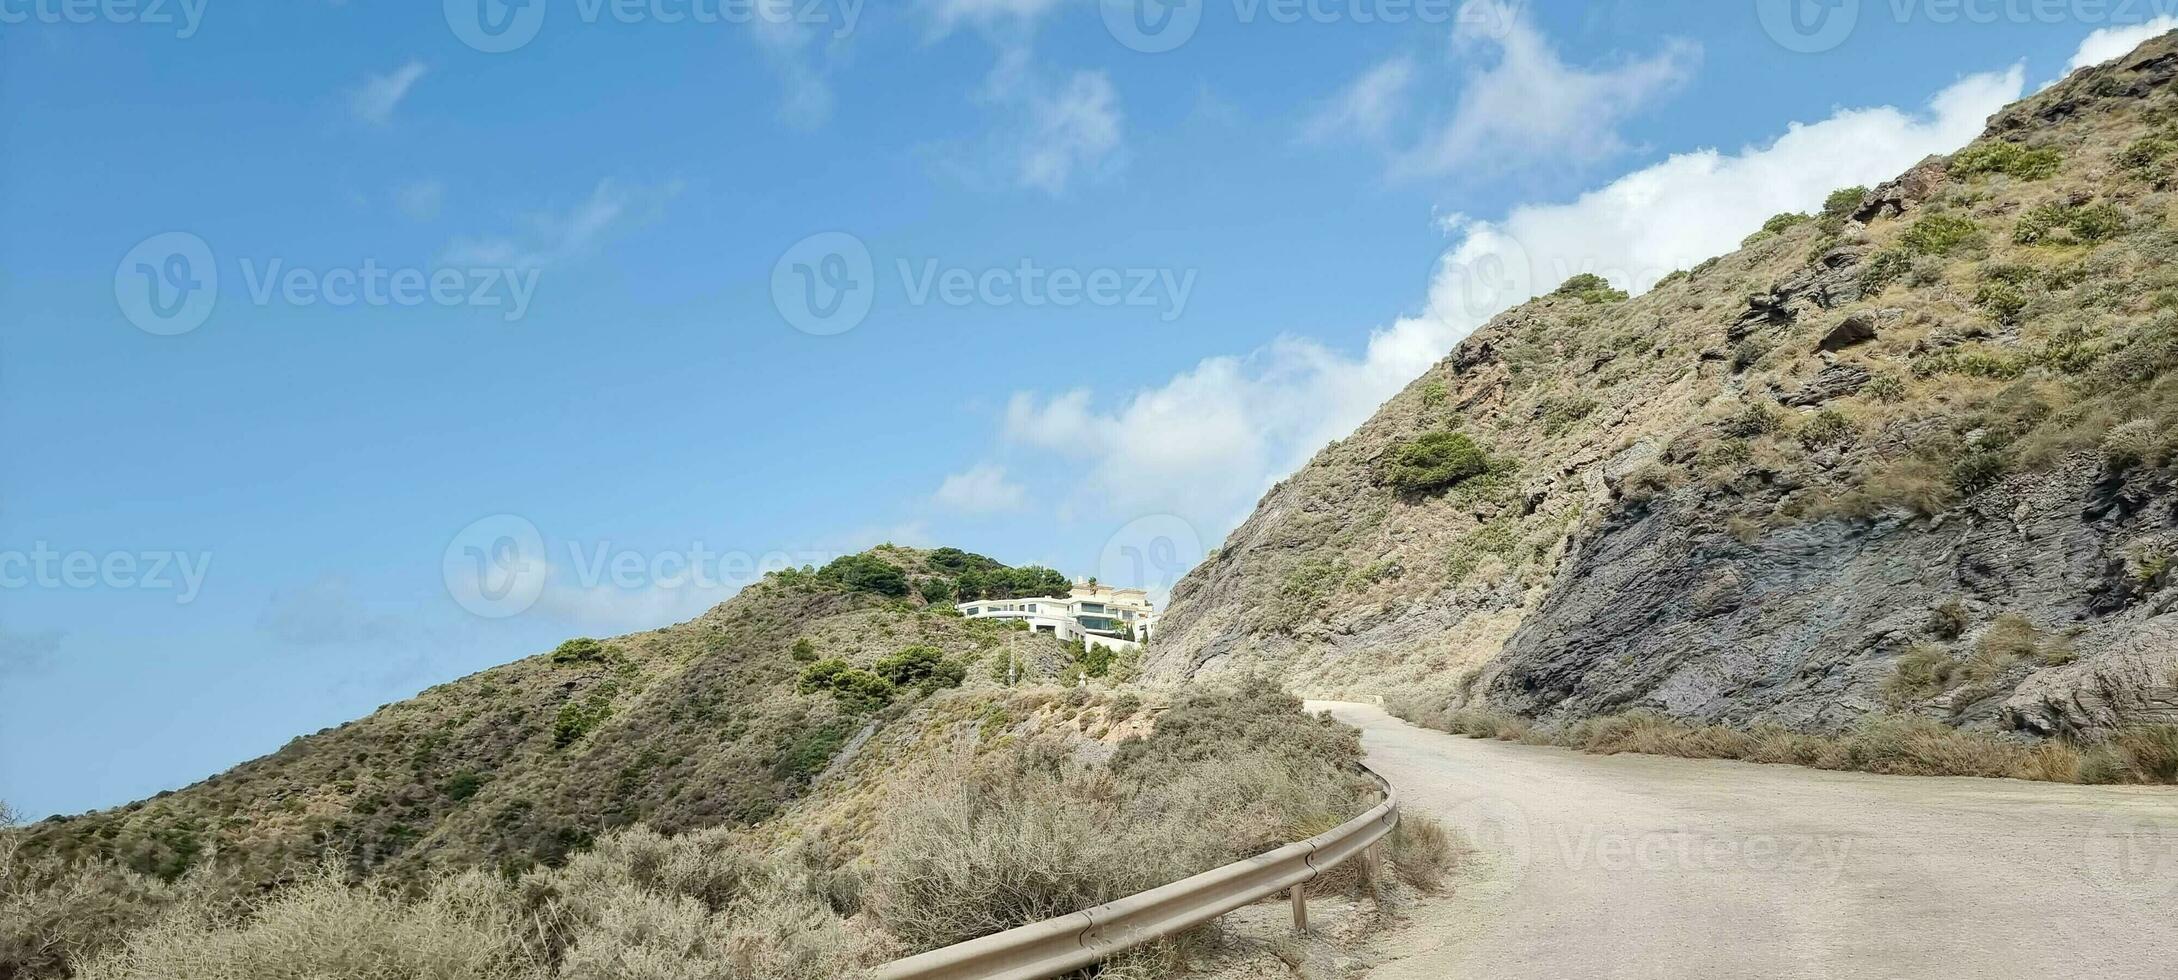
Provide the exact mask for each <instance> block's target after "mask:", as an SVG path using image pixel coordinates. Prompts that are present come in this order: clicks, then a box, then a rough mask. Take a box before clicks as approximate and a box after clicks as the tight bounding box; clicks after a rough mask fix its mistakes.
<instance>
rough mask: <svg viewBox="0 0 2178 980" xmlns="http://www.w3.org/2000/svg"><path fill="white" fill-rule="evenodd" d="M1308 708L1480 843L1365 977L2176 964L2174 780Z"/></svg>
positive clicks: (2011, 970)
mask: <svg viewBox="0 0 2178 980" xmlns="http://www.w3.org/2000/svg"><path fill="white" fill-rule="evenodd" d="M1310 707H1311V708H1312V709H1318V710H1320V709H1325V708H1329V709H1332V710H1334V711H1335V713H1336V714H1337V716H1338V717H1339V718H1340V719H1342V720H1344V721H1346V722H1347V723H1348V724H1352V725H1356V726H1359V727H1360V728H1361V729H1362V730H1363V732H1364V738H1365V743H1366V745H1367V748H1368V752H1369V761H1370V764H1371V765H1372V766H1374V767H1376V769H1377V771H1378V772H1381V773H1383V774H1384V776H1385V777H1386V778H1388V779H1390V780H1391V782H1392V784H1393V785H1395V786H1396V787H1398V789H1399V792H1400V793H1401V794H1402V796H1403V797H1404V798H1405V800H1406V806H1407V807H1408V808H1409V812H1418V813H1428V814H1431V815H1434V816H1437V817H1439V818H1441V819H1443V820H1445V821H1447V822H1448V823H1450V824H1451V825H1453V826H1455V827H1458V828H1460V829H1461V830H1462V831H1463V832H1465V833H1466V834H1467V835H1468V836H1469V837H1470V839H1471V840H1473V841H1474V843H1475V844H1476V845H1477V846H1478V848H1479V854H1478V855H1477V857H1476V859H1475V860H1474V862H1473V864H1472V865H1471V866H1470V868H1469V870H1468V871H1467V872H1466V875H1465V877H1464V879H1463V880H1462V881H1461V882H1460V884H1459V885H1458V888H1457V890H1456V894H1455V896H1454V897H1453V899H1452V900H1451V901H1449V902H1444V903H1434V904H1433V905H1432V906H1430V907H1429V908H1427V909H1424V910H1419V911H1418V913H1417V916H1416V921H1415V922H1414V924H1413V925H1412V926H1411V927H1409V928H1407V929H1404V930H1402V931H1401V932H1399V933H1398V934H1397V935H1395V936H1394V937H1392V938H1391V939H1390V940H1389V942H1390V943H1391V944H1392V947H1393V948H1392V949H1391V950H1390V954H1391V959H1389V960H1388V961H1387V962H1385V963H1383V964H1382V965H1380V966H1379V967H1377V968H1376V969H1375V970H1374V971H1373V972H1371V973H1370V974H1369V976H1370V977H1372V978H1375V980H1409V978H1414V980H1419V978H1429V980H1442V978H1464V977H1473V978H1478V980H1483V978H1487V980H1518V978H1549V980H1575V978H1579V980H1594V978H1641V980H1648V978H1658V980H1662V978H1670V980H1694V978H1719V980H1723V978H1730V980H1749V978H1754V980H1785V978H1801V977H1805V978H1833V977H1853V978H1882V980H1902V978H1931V980H1934V978H1943V980H1953V978H1969V977H1970V978H1977V980H1999V978H2011V977H2018V978H2035V980H2047V978H2050V977H2058V976H2069V977H2093V978H2107V980H2121V978H2123V980H2131V978H2139V980H2149V978H2154V980H2169V978H2171V977H2174V976H2178V790H2172V789H2162V788H2133V787H2125V788H2102V787H2076V786H2055V785H2046V784H2039V783H2022V782H2012V781H2004V780H1983V779H1928V778H1916V777H1893V776H1868V775H1860V774H1851V773H1833V772H1822V771H1818V770H1812V769H1802V768H1798V767H1793V766H1761V765H1752V764H1747V763H1736V762H1702V761H1688V760H1682V759H1662V758H1654V757H1645V756H1612V757H1604V756H1588V755H1581V754H1578V753H1574V752H1569V751H1566V750H1562V749H1550V748H1539V747H1532V746H1522V745H1510V744H1505V743H1499V742H1480V741H1474V740H1470V739H1465V738H1458V737H1455V736H1451V735H1445V734H1441V733H1438V732H1432V731H1425V730H1422V729H1418V728H1414V727H1412V726H1409V725H1407V724H1405V723H1403V722H1401V721H1399V720H1397V719H1395V718H1392V717H1390V716H1389V715H1387V714H1385V713H1384V712H1383V710H1382V709H1379V708H1375V707H1368V706H1362V705H1345V704H1329V703H1320V704H1312V705H1310Z"/></svg>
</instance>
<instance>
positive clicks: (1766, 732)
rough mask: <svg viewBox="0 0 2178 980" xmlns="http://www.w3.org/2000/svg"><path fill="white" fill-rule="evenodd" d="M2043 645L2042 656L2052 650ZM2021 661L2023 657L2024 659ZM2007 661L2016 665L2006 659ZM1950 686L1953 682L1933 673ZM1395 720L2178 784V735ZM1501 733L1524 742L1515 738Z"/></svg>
mask: <svg viewBox="0 0 2178 980" xmlns="http://www.w3.org/2000/svg"><path fill="white" fill-rule="evenodd" d="M2037 637H2038V645H2037V647H2036V648H2035V649H2036V650H2038V651H2040V652H2039V653H2038V654H2037V655H2043V654H2046V652H2047V647H2048V644H2047V643H2046V642H2042V641H2040V640H2039V634H2037ZM2014 652H2015V651H2014ZM1938 653H1939V654H1940V655H1941V656H1942V658H1943V660H1944V661H1945V662H1946V663H1948V664H1950V665H1952V667H1951V668H1950V669H1953V670H1955V671H1956V672H1957V674H1958V676H1960V677H1970V676H1975V674H1974V672H1975V671H1976V670H1977V669H1978V668H1976V666H1975V663H1974V661H1975V660H1979V659H1981V658H1982V655H1981V654H1977V655H1976V657H1975V658H1973V659H1971V660H1968V661H1963V662H1962V661H1957V660H1954V659H1952V658H1951V657H1950V655H1949V654H1942V653H1941V651H1938ZM1997 655H1998V656H2007V657H2008V656H2009V653H2008V652H2007V651H2006V650H2001V649H2000V650H1999V651H1998V654H1997ZM1930 673H1931V674H1932V675H1936V674H1940V675H1941V676H1943V677H1945V678H1947V680H1946V681H1945V682H1946V683H1949V681H1948V678H1949V677H1950V676H1951V674H1949V673H1944V672H1938V671H1931V672H1930ZM1392 707H1393V713H1394V714H1397V715H1398V716H1399V717H1401V718H1404V719H1406V720H1407V721H1409V722H1413V723H1414V724H1417V725H1421V726H1423V727H1425V728H1434V729H1437V730H1439V731H1445V732H1451V733H1453V734H1455V735H1466V736H1468V737H1471V738H1495V739H1498V740H1499V741H1521V742H1526V743H1529V744H1540V745H1553V746H1557V747H1560V748H1570V749H1578V750H1581V751H1583V752H1592V753H1597V754H1602V755H1610V754H1614V753H1620V752H1633V753H1639V754H1643V755H1665V756H1676V757H1679V758H1685V759H1734V760H1739V761H1743V762H1760V763H1772V764H1785V765H1800V766H1811V767H1814V768H1818V769H1836V770H1843V771H1851V772H1873V773H1883V774H1888V775H1900V776H1981V777H1988V778H1999V779H2027V780H2035V781H2038V782H2054V783H2150V784H2173V783H2178V726H2171V725H2165V726H2157V727H2144V728H2134V729H2129V730H2126V731H2123V732H2120V733H2118V734H2117V735H2115V736H2113V737H2111V738H2110V739H2109V740H2108V741H2105V742H2101V743H2096V744H2087V745H2082V744H2077V743H2073V742H2070V741H2065V740H2058V739H2052V740H2047V741H2042V742H2033V741H2028V740H2026V739H2023V738H2008V737H2004V736H1999V735H1991V734H1986V733H1982V732H1970V731H1963V730H1961V729H1957V728H1953V727H1951V726H1949V725H1945V724H1942V723H1940V722H1936V721H1931V720H1929V719H1926V718H1917V717H1909V716H1903V715H1876V716H1871V717H1869V718H1867V719H1865V720H1864V721H1862V722H1861V724H1859V725H1858V726H1856V727H1854V728H1853V729H1852V730H1851V731H1848V732H1845V733H1843V734H1840V735H1831V736H1826V735H1809V734H1804V733H1800V732H1793V731H1788V730H1786V729H1783V728H1778V727H1775V726H1764V727H1758V728H1754V729H1751V730H1742V729H1737V728H1731V727H1728V726H1724V725H1705V726H1695V725H1689V724H1687V723H1685V722H1682V721H1679V720H1677V719H1674V718H1670V717H1667V716H1665V715H1662V714H1659V713H1656V712H1653V711H1634V712H1628V713H1626V714H1618V715H1607V716H1603V717H1598V718H1587V719H1582V720H1581V721H1578V722H1574V723H1572V724H1570V725H1564V726H1558V727H1553V728H1544V727H1541V726H1534V725H1512V724H1504V723H1501V722H1500V721H1499V720H1498V719H1499V717H1500V716H1498V715H1497V714H1495V713H1493V712H1481V711H1446V710H1441V709H1440V710H1431V709H1429V708H1427V707H1418V706H1416V705H1414V704H1412V703H1395V704H1394V705H1393V706H1392ZM1500 732H1507V733H1510V732H1518V734H1517V735H1513V736H1511V737H1508V736H1507V735H1505V734H1499V733H1500Z"/></svg>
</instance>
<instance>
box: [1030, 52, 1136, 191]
mask: <svg viewBox="0 0 2178 980" xmlns="http://www.w3.org/2000/svg"><path fill="white" fill-rule="evenodd" d="M1123 128H1124V119H1123V117H1122V114H1121V112H1120V109H1119V93H1118V91H1117V90H1115V89H1114V88H1113V87H1112V79H1111V77H1110V76H1108V75H1106V74H1104V73H1103V72H1100V71H1084V72H1076V73H1074V77H1073V78H1071V79H1069V80H1068V81H1067V83H1066V84H1065V85H1064V86H1063V87H1061V88H1060V89H1058V90H1057V91H1055V92H1051V93H1049V94H1045V95H1033V96H1031V97H1030V98H1029V101H1028V126H1027V129H1026V131H1025V132H1024V133H1023V136H1022V140H1021V145H1020V164H1019V166H1020V179H1021V183H1022V184H1023V185H1025V186H1028V187H1033V188H1036V189H1037V190H1041V191H1044V192H1046V193H1050V194H1062V193H1064V192H1065V191H1066V188H1067V186H1068V185H1069V184H1071V183H1072V182H1073V181H1074V180H1075V179H1076V178H1077V177H1080V178H1087V179H1095V178H1098V177H1102V176H1105V175H1107V174H1109V173H1111V172H1112V171H1114V170H1116V169H1117V168H1118V167H1119V166H1121V165H1122V163H1123V162H1124V159H1125V157H1124V150H1125V147H1124V143H1125V140H1124V137H1123V135H1122V131H1123Z"/></svg>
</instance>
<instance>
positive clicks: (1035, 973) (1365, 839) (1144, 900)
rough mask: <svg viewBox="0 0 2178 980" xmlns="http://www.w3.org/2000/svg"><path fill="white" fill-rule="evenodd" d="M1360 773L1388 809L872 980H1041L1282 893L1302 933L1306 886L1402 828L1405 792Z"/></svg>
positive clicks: (927, 956) (899, 966) (905, 963)
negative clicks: (1378, 789)
mask: <svg viewBox="0 0 2178 980" xmlns="http://www.w3.org/2000/svg"><path fill="white" fill-rule="evenodd" d="M1362 770H1363V771H1364V772H1367V773H1368V775H1369V778H1370V779H1373V780H1375V781H1376V784H1377V786H1379V787H1381V788H1382V789H1383V791H1384V802H1382V803H1379V804H1377V805H1376V806H1375V807H1374V808H1372V809H1370V810H1369V812H1367V813H1364V814H1362V815H1361V816H1358V817H1355V818H1354V819H1352V820H1349V821H1347V822H1345V823H1343V824H1340V825H1339V826H1337V827H1335V828H1332V829H1331V830H1328V831H1325V832H1323V833H1321V834H1318V835H1316V836H1314V837H1311V838H1309V839H1307V840H1305V841H1301V842H1300V843H1297V844H1288V845H1286V846H1284V847H1281V848H1279V849H1277V850H1275V851H1270V852H1268V853H1265V854H1258V855H1256V856H1255V857H1252V858H1249V859H1247V860H1245V861H1238V862H1235V863H1233V864H1228V865H1226V866H1224V867H1222V868H1217V869H1215V870H1211V871H1205V872H1203V873H1201V874H1199V875H1196V876H1194V877H1192V878H1183V879H1181V880H1179V881H1175V882H1173V883H1172V884H1169V885H1165V886H1163V887H1161V888H1153V889H1151V890H1149V891H1146V892H1143V893H1141V894H1139V895H1133V896H1129V897H1127V898H1122V899H1120V900H1118V901H1116V902H1112V903H1109V904H1106V905H1099V906H1097V907H1096V908H1093V909H1084V910H1082V911H1080V912H1076V913H1074V914H1072V915H1067V916H1061V917H1059V918H1056V919H1046V920H1044V921H1042V922H1036V923H1031V924H1029V925H1025V926H1021V927H1019V928H1017V929H1009V930H1007V931H1005V932H1001V933H997V934H994V935H990V936H985V937H983V938H981V939H973V940H970V941H968V942H965V943H961V944H959V945H955V946H947V947H945V948H944V949H935V950H931V951H930V952H928V953H923V954H920V955H917V956H911V957H908V958H907V959H904V960H896V961H894V962H892V963H888V964H885V965H884V966H881V967H879V968H878V969H877V972H876V974H875V976H876V980H1044V978H1046V977H1054V976H1058V975H1060V974H1063V973H1067V972H1070V971H1073V970H1078V969H1081V968H1082V967H1085V966H1088V965H1090V964H1092V963H1097V962H1101V961H1103V960H1105V959H1108V958H1110V957H1111V956H1113V955H1115V954H1117V953H1120V952H1122V951H1125V950H1128V949H1132V948H1134V947H1136V946H1140V945H1142V944H1143V943H1147V942H1150V941H1151V940H1154V939H1161V938H1163V937H1165V936H1171V935H1176V934H1178V933H1181V932H1185V931H1186V930H1188V929H1192V928H1194V927H1196V926H1199V925H1201V924H1203V923H1205V922H1208V921H1210V920H1212V919H1215V918H1217V917H1218V916H1221V915H1224V914H1225V913H1227V912H1230V911H1232V910H1234V909H1237V908H1240V907H1241V906H1244V905H1251V904H1254V903H1256V902H1259V901H1262V900H1263V899H1265V898H1269V897H1270V896H1272V895H1275V894H1277V893H1279V892H1281V891H1290V892H1291V894H1292V899H1293V925H1294V928H1296V929H1300V930H1304V931H1305V930H1306V929H1307V928H1308V905H1307V899H1306V898H1305V897H1304V892H1305V889H1304V888H1303V887H1302V886H1303V885H1305V884H1307V883H1308V882H1309V881H1310V880H1311V879H1313V878H1315V877H1316V876H1317V875H1320V874H1323V873H1324V872H1326V871H1329V870H1331V869H1332V868H1336V867H1338V866H1339V865H1341V864H1345V863H1346V862H1347V861H1350V860H1352V859H1354V858H1355V857H1357V856H1360V855H1362V854H1364V853H1366V852H1368V850H1369V848H1370V846H1371V845H1373V844H1375V843H1376V842H1377V841H1380V840H1382V839H1384V837H1385V835H1387V834H1390V833H1391V832H1392V828H1394V827H1397V826H1398V825H1399V794H1398V793H1397V792H1396V791H1394V790H1393V789H1392V787H1391V783H1389V782H1386V781H1385V779H1384V777H1383V776H1380V775H1377V773H1376V771H1375V770H1373V769H1370V768H1369V767H1367V766H1363V767H1362Z"/></svg>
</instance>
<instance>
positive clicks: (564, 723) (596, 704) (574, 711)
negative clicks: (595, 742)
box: [552, 695, 613, 749]
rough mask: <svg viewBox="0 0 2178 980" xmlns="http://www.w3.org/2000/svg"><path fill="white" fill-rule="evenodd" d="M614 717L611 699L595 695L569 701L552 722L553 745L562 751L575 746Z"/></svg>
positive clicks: (561, 707) (562, 706)
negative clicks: (606, 720) (581, 699)
mask: <svg viewBox="0 0 2178 980" xmlns="http://www.w3.org/2000/svg"><path fill="white" fill-rule="evenodd" d="M612 716H613V703H612V700H611V699H610V698H606V697H602V696H597V695H593V696H591V697H590V698H588V699H586V700H583V701H569V702H567V703H566V704H563V705H561V706H560V714H559V717H558V718H556V719H554V720H553V722H552V744H553V746H554V747H555V748H562V749H564V748H566V747H568V746H570V745H573V744H575V743H576V742H579V741H581V740H582V737H583V736H585V735H588V734H590V733H591V732H594V731H597V728H598V726H599V725H602V724H604V723H605V719H607V718H611V717H612Z"/></svg>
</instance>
